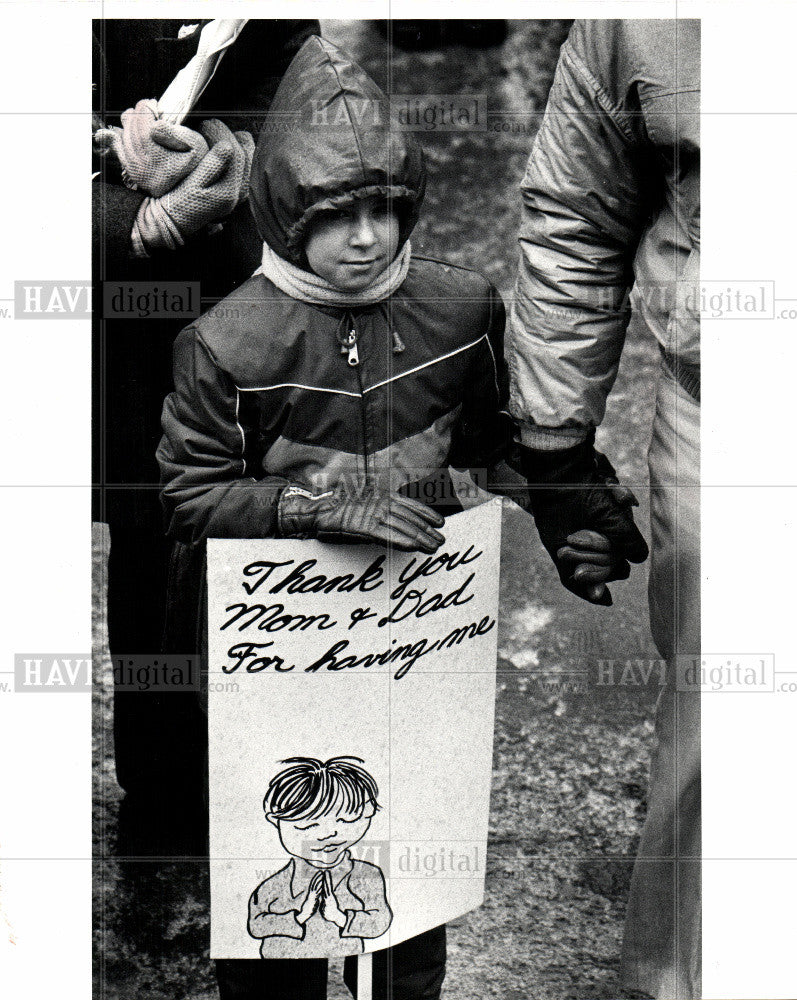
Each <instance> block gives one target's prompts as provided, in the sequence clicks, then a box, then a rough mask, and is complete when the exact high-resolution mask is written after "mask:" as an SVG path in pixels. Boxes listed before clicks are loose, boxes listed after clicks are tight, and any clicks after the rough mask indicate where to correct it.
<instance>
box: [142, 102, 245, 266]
mask: <svg viewBox="0 0 797 1000" xmlns="http://www.w3.org/2000/svg"><path fill="white" fill-rule="evenodd" d="M200 131H201V132H202V135H203V136H204V138H205V139H206V140H207V141H208V143H209V145H210V151H209V152H208V153H207V154H206V155H205V156H204V157H203V159H202V161H201V162H200V163H199V165H198V166H196V167H195V168H194V170H193V171H192V172H191V173H190V174H189V175H188V176H187V177H186V178H185V179H184V180H182V181H181V182H180V183H179V184H178V185H177V186H176V187H175V188H173V189H172V190H171V191H167V192H166V194H164V195H162V196H161V197H160V198H145V199H144V201H143V202H142V204H141V207H140V208H139V210H138V215H137V216H136V222H135V225H134V227H133V233H132V241H133V248H134V252H135V253H136V254H137V255H138V256H146V254H147V253H148V252H149V251H151V250H156V249H167V250H175V249H177V247H180V246H182V245H183V244H184V242H185V238H186V237H187V236H190V235H192V234H193V233H196V232H198V231H199V230H200V229H202V228H203V227H204V226H207V225H210V224H211V223H213V222H218V221H219V220H220V219H223V218H225V217H226V216H228V215H229V214H230V213H231V212H232V211H233V209H234V208H235V207H236V205H238V204H239V202H241V201H244V200H245V199H246V198H247V197H248V194H249V174H250V171H251V168H252V156H253V155H254V148H255V146H254V140H253V139H252V136H251V135H250V134H249V133H248V132H235V133H233V132H231V131H230V130H229V129H228V128H227V126H226V125H224V123H223V122H220V121H217V120H216V119H210V120H209V121H206V122H203V123H202V124H201V125H200Z"/></svg>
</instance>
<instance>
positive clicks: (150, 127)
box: [113, 100, 208, 198]
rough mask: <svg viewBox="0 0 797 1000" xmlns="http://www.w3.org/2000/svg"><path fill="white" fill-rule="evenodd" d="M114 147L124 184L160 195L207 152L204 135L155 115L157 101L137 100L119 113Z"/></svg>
mask: <svg viewBox="0 0 797 1000" xmlns="http://www.w3.org/2000/svg"><path fill="white" fill-rule="evenodd" d="M114 136H115V138H114V144H113V146H114V150H115V152H116V155H117V156H118V158H119V162H120V163H121V165H122V169H123V171H124V177H125V182H126V183H127V185H128V187H131V188H134V189H136V190H139V191H143V192H144V194H148V195H152V197H154V198H160V197H161V195H164V194H166V192H167V191H171V189H172V188H173V187H175V186H176V185H177V184H179V183H180V181H181V180H183V179H184V178H185V177H187V176H188V175H189V174H190V173H191V171H192V170H193V169H194V168H195V167H196V166H197V165H198V164H199V163H200V161H201V160H202V159H203V157H204V156H206V154H207V152H208V143H207V141H206V140H205V137H204V136H202V135H200V133H199V132H195V131H194V130H193V129H190V128H186V126H184V125H173V124H170V123H169V122H166V121H161V120H159V118H158V104H157V101H153V100H148V101H139V102H138V104H136V106H135V107H134V108H128V109H127V111H125V112H124V114H123V115H122V128H121V129H116V130H115V131H114Z"/></svg>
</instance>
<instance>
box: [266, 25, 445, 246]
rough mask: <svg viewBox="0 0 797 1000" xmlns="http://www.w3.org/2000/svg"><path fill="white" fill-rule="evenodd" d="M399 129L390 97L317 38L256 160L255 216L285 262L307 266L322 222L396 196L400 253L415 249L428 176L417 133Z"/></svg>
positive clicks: (289, 75) (289, 79)
mask: <svg viewBox="0 0 797 1000" xmlns="http://www.w3.org/2000/svg"><path fill="white" fill-rule="evenodd" d="M390 125H391V119H390V108H389V102H388V98H387V97H386V95H385V94H384V93H383V92H382V91H381V90H380V89H379V87H377V85H376V84H375V83H374V81H373V80H372V79H371V78H370V77H369V76H368V74H367V73H366V72H365V71H364V70H363V69H361V68H360V67H359V66H358V65H357V64H356V63H354V62H352V60H351V59H350V58H349V57H348V56H347V55H346V54H345V53H344V52H342V51H341V50H340V49H338V48H336V47H335V46H334V45H332V44H331V43H330V42H328V41H326V40H324V39H322V38H319V37H318V36H316V35H314V36H312V37H311V38H308V39H307V41H306V42H305V43H304V45H303V46H302V47H301V49H300V50H299V51H298V52H297V54H296V56H295V57H294V59H293V61H292V62H291V64H290V66H289V67H288V69H287V71H286V73H285V76H284V77H283V78H282V82H281V83H280V85H279V88H278V90H277V93H276V94H275V96H274V100H273V102H272V104H271V107H270V108H269V110H268V114H267V115H266V118H265V121H264V124H263V128H262V131H261V133H260V138H259V140H258V144H257V149H256V150H255V156H254V161H253V163H252V177H251V184H250V191H249V200H250V204H251V206H252V212H253V214H254V217H255V221H256V222H257V228H258V230H259V232H260V235H261V237H262V238H263V240H264V241H265V242H266V243H268V244H269V245H270V246H271V248H272V249H273V250H274V251H275V252H276V253H278V254H279V255H280V257H283V258H284V259H285V260H288V261H290V262H291V263H293V264H298V265H299V266H306V263H305V257H304V249H303V246H304V240H305V237H306V235H307V231H308V227H309V226H310V224H311V223H312V221H313V219H314V217H315V216H316V215H318V214H319V213H320V212H324V211H329V210H332V209H336V208H343V207H346V206H347V205H350V204H352V203H353V202H354V201H355V200H356V199H357V198H366V197H369V196H370V195H381V196H385V197H388V198H393V199H395V205H396V211H397V214H398V217H399V247H401V246H403V245H404V243H406V241H407V239H408V237H409V235H410V233H411V232H412V230H413V228H414V226H415V223H416V222H417V220H418V212H419V209H420V205H421V201H422V200H423V193H424V188H425V186H426V170H425V167H424V162H423V154H422V152H421V149H420V147H419V146H418V144H417V143H416V142H415V140H414V138H413V136H412V135H411V134H410V133H409V132H404V131H397V130H391V127H390Z"/></svg>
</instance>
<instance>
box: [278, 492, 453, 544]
mask: <svg viewBox="0 0 797 1000" xmlns="http://www.w3.org/2000/svg"><path fill="white" fill-rule="evenodd" d="M444 523H445V522H444V520H443V518H442V517H441V516H440V515H439V514H437V513H436V512H435V511H433V510H432V509H431V508H430V507H427V506H426V504H422V503H420V502H419V501H418V500H411V499H410V498H409V497H403V496H401V495H400V494H398V493H378V492H376V491H373V490H368V491H365V492H363V493H360V494H358V493H357V492H356V491H353V490H352V489H351V488H349V487H347V486H346V484H344V483H340V484H338V486H336V487H335V489H334V490H327V491H326V492H324V493H312V492H311V491H310V490H308V489H306V488H305V487H303V486H296V485H293V484H291V485H289V486H286V487H285V489H284V490H283V491H282V493H281V494H280V498H279V502H278V505H277V524H278V529H279V533H280V535H281V536H282V537H283V538H318V539H319V540H320V541H322V542H338V543H342V544H352V543H354V542H376V543H378V544H382V545H390V546H392V547H393V548H396V549H403V550H405V551H407V552H414V551H416V550H420V551H421V552H434V551H435V550H436V549H437V548H438V547H439V546H440V545H442V543H443V542H444V541H445V538H444V537H443V536H442V535H441V534H440V532H439V531H436V530H435V529H436V528H442V527H443V524H444Z"/></svg>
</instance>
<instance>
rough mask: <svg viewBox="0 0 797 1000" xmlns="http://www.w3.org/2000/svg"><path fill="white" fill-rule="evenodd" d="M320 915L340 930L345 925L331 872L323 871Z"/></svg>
mask: <svg viewBox="0 0 797 1000" xmlns="http://www.w3.org/2000/svg"><path fill="white" fill-rule="evenodd" d="M321 916H322V917H323V918H324V920H328V921H329V922H330V923H332V924H335V925H337V926H338V927H340V929H341V930H343V928H344V927H345V926H346V920H347V915H346V913H345V912H344V911H343V910H341V908H340V906H339V905H338V900H337V897H336V896H335V889H334V886H333V885H332V872H330V871H329V870H327V871H325V872H324V873H323V882H322V889H321Z"/></svg>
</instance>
